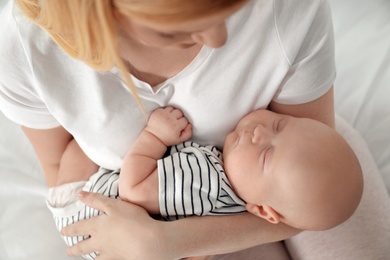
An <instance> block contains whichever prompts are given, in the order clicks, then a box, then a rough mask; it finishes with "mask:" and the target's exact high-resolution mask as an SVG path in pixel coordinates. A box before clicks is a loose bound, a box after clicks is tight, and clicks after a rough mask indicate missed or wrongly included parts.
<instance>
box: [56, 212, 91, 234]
mask: <svg viewBox="0 0 390 260" xmlns="http://www.w3.org/2000/svg"><path fill="white" fill-rule="evenodd" d="M95 218H96V217H94V218H90V219H86V220H81V221H79V222H76V223H74V224H72V225H69V226H66V227H64V228H62V229H61V231H60V232H61V235H62V236H65V237H76V236H84V237H85V236H90V235H91V234H90V233H91V227H93V226H94V223H95Z"/></svg>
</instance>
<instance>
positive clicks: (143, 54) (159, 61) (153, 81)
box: [119, 37, 202, 87]
mask: <svg viewBox="0 0 390 260" xmlns="http://www.w3.org/2000/svg"><path fill="white" fill-rule="evenodd" d="M119 46H120V55H121V57H122V58H123V59H124V61H125V63H126V65H127V68H128V71H129V73H131V74H132V75H133V76H135V77H136V78H138V79H139V80H141V81H144V82H146V83H148V84H149V85H151V86H152V87H154V86H157V85H158V84H160V83H162V82H164V81H166V80H167V79H168V78H171V77H173V76H175V75H177V74H178V73H180V72H181V71H182V70H183V69H184V68H186V67H187V66H188V64H190V63H191V61H192V60H193V59H194V58H195V57H196V56H197V55H198V53H199V52H200V50H201V48H202V46H201V45H194V46H192V47H190V48H187V49H179V48H154V47H149V46H146V45H143V44H142V43H139V42H137V41H134V40H132V39H129V38H123V37H120V39H119Z"/></svg>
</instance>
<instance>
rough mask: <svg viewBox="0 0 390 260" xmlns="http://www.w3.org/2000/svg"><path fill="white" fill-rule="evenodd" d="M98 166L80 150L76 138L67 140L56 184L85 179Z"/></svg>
mask: <svg viewBox="0 0 390 260" xmlns="http://www.w3.org/2000/svg"><path fill="white" fill-rule="evenodd" d="M98 169H99V167H98V166H97V165H96V164H95V163H94V162H92V161H91V160H90V159H89V158H88V157H87V155H85V153H84V152H83V151H82V150H81V148H80V146H79V145H78V144H77V142H76V140H74V139H73V140H72V141H70V142H69V144H68V146H67V147H66V150H65V152H64V154H63V155H62V158H61V163H60V170H59V172H58V177H57V186H59V185H61V184H65V183H71V182H77V181H87V180H88V179H89V177H90V176H91V175H93V174H94V173H95V172H97V170H98Z"/></svg>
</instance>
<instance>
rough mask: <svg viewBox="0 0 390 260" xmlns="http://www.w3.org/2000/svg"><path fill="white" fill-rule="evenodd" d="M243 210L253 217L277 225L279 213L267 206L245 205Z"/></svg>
mask: <svg viewBox="0 0 390 260" xmlns="http://www.w3.org/2000/svg"><path fill="white" fill-rule="evenodd" d="M245 208H246V210H247V211H249V212H250V213H252V214H253V215H255V216H258V217H260V218H263V219H265V220H267V221H269V222H271V223H273V224H278V223H279V222H280V215H279V213H278V212H277V211H276V210H274V209H273V208H272V207H271V206H268V205H261V206H259V205H256V204H251V203H247V204H246V205H245Z"/></svg>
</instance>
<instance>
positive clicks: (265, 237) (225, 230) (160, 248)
mask: <svg viewBox="0 0 390 260" xmlns="http://www.w3.org/2000/svg"><path fill="white" fill-rule="evenodd" d="M82 195H83V196H82V197H81V200H82V201H83V202H84V203H86V204H87V205H88V206H90V207H92V208H97V209H99V210H101V211H104V212H105V213H106V214H104V215H101V216H99V217H95V218H93V219H89V220H84V221H80V222H78V223H76V224H74V225H71V226H67V227H65V228H63V229H62V230H61V233H62V235H65V236H78V235H90V236H91V238H89V239H87V240H84V241H81V242H80V243H78V244H76V245H74V246H73V247H70V248H69V249H68V254H69V255H71V256H76V255H82V254H86V253H90V252H93V251H99V254H100V257H101V258H102V259H170V260H171V259H179V258H183V257H188V256H199V255H212V254H221V253H227V252H233V251H238V250H241V249H245V248H249V247H252V246H255V245H259V244H265V243H269V242H274V241H279V240H283V239H286V238H289V237H291V236H293V235H295V234H297V233H299V232H300V231H299V230H297V229H294V228H292V227H289V226H286V225H284V224H277V225H276V224H271V223H269V222H268V221H265V220H263V219H260V218H258V217H256V216H253V215H252V214H249V213H246V214H240V215H230V216H205V217H190V218H185V219H182V220H178V221H172V222H162V221H157V220H154V219H152V218H150V217H149V215H148V214H147V212H146V211H145V210H144V209H142V208H141V207H138V206H135V205H133V204H130V203H128V202H124V201H121V200H115V199H110V198H107V197H104V196H103V195H100V194H96V193H82Z"/></svg>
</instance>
